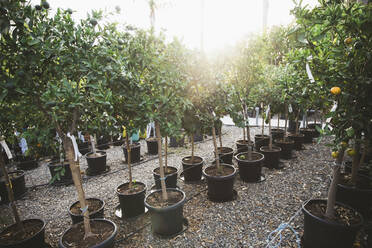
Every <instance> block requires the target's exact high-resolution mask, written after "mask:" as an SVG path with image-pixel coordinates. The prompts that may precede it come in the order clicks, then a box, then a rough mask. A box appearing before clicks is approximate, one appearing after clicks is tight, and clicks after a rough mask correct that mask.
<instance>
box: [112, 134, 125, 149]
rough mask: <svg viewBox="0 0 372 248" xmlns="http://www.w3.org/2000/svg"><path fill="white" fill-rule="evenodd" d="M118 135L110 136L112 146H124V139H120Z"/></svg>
mask: <svg viewBox="0 0 372 248" xmlns="http://www.w3.org/2000/svg"><path fill="white" fill-rule="evenodd" d="M119 137H120V136H119V135H114V136H112V144H113V145H114V146H122V145H123V144H124V138H123V137H120V138H119Z"/></svg>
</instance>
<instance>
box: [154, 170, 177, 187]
mask: <svg viewBox="0 0 372 248" xmlns="http://www.w3.org/2000/svg"><path fill="white" fill-rule="evenodd" d="M177 171H178V170H177V168H175V167H172V166H168V167H167V169H166V170H165V168H164V175H165V177H166V178H165V187H166V188H176V187H177V177H178V174H177ZM153 175H154V181H155V188H156V189H160V188H161V182H160V168H159V167H158V168H155V169H154V171H153Z"/></svg>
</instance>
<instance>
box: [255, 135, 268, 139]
mask: <svg viewBox="0 0 372 248" xmlns="http://www.w3.org/2000/svg"><path fill="white" fill-rule="evenodd" d="M254 137H257V138H258V137H260V138H264V139H266V138H267V139H268V138H270V136H269V135H267V134H255V135H254Z"/></svg>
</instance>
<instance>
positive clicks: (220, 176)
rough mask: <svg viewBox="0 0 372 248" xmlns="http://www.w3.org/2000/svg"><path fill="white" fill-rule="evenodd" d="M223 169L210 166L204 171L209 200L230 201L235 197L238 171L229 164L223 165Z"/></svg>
mask: <svg viewBox="0 0 372 248" xmlns="http://www.w3.org/2000/svg"><path fill="white" fill-rule="evenodd" d="M221 167H222V170H218V169H217V167H216V166H209V167H207V168H205V169H204V171H203V175H204V176H205V177H206V178H207V184H208V198H209V199H210V200H212V201H228V200H232V199H233V196H234V195H233V189H234V180H235V175H236V169H235V168H234V167H233V166H231V165H228V164H221Z"/></svg>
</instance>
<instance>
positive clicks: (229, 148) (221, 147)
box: [217, 146, 234, 155]
mask: <svg viewBox="0 0 372 248" xmlns="http://www.w3.org/2000/svg"><path fill="white" fill-rule="evenodd" d="M218 149H228V150H229V151H228V152H219V153H218V154H224V155H226V154H230V153H234V149H232V148H231V147H227V146H219V147H217V150H218Z"/></svg>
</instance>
